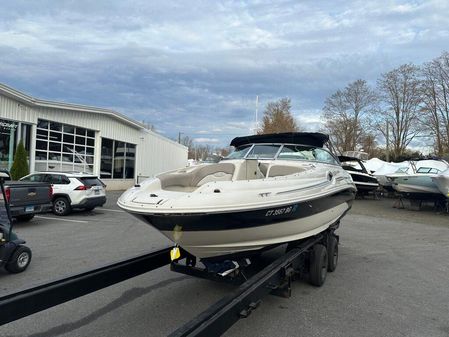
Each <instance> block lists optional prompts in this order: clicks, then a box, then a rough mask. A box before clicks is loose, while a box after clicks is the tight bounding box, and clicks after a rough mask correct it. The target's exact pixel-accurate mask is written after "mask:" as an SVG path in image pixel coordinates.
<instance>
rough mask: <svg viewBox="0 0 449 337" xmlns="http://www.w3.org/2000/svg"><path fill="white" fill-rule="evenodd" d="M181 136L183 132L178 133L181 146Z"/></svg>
mask: <svg viewBox="0 0 449 337" xmlns="http://www.w3.org/2000/svg"><path fill="white" fill-rule="evenodd" d="M181 135H182V132H178V143H179V144H181Z"/></svg>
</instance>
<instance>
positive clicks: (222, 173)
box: [192, 163, 235, 186]
mask: <svg viewBox="0 0 449 337" xmlns="http://www.w3.org/2000/svg"><path fill="white" fill-rule="evenodd" d="M234 170H235V166H234V164H231V163H218V164H212V165H207V166H204V167H202V168H200V169H199V170H198V171H195V172H194V174H195V175H194V177H193V180H192V186H201V185H204V184H206V183H210V182H212V181H231V180H232V175H233V174H234Z"/></svg>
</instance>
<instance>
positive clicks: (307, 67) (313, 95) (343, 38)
mask: <svg viewBox="0 0 449 337" xmlns="http://www.w3.org/2000/svg"><path fill="white" fill-rule="evenodd" d="M448 13H449V1H447V0H445V1H439V0H434V1H432V0H430V1H389V0H378V1H351V0H348V1H339V0H334V1H307V0H306V1H290V0H286V1H273V0H271V1H265V0H257V1H205V0H204V1H196V0H191V1H138V0H129V1H116V0H107V1H104V0H97V1H90V0H89V1H87V0H76V1H75V0H70V1H69V0H59V1H48V0H35V1H30V0H29V1H24V0H15V1H5V2H3V3H2V10H1V11H0V83H3V84H6V85H8V86H11V87H13V88H15V89H17V90H19V91H22V92H24V93H26V94H28V95H31V96H33V97H36V98H40V99H46V100H53V101H60V102H67V103H75V104H84V105H89V106H95V107H103V108H110V109H113V110H115V111H118V112H120V113H122V114H125V115H127V116H129V117H131V118H133V119H136V120H138V121H141V122H142V121H144V122H145V123H148V124H151V125H153V126H154V128H155V130H156V131H157V132H159V133H161V134H163V135H165V136H167V137H170V138H174V139H177V137H178V135H179V133H181V135H182V136H183V137H184V136H188V137H189V138H191V139H194V140H195V142H197V143H198V144H209V145H211V146H225V145H227V144H229V142H230V140H231V139H232V138H234V137H236V136H242V135H248V134H251V133H253V130H254V125H255V111H256V97H257V96H258V97H259V104H258V111H259V113H258V116H259V120H260V119H261V116H262V113H263V110H264V108H265V106H266V104H267V103H268V102H270V101H274V100H277V99H280V98H282V97H289V98H291V101H292V112H293V115H294V117H295V118H296V121H297V122H298V124H299V126H300V127H301V128H302V129H303V130H307V131H316V130H318V129H319V128H320V127H321V126H322V124H321V122H322V120H321V118H320V116H321V109H322V107H323V104H324V100H325V99H326V97H328V96H329V95H331V94H332V93H334V92H335V91H336V90H338V89H341V88H344V87H345V86H346V85H347V84H348V83H350V82H352V81H354V80H356V79H359V78H362V79H365V80H366V81H367V82H368V83H369V84H371V85H375V83H376V79H377V78H378V77H379V76H380V74H382V73H385V72H387V71H390V70H392V69H393V68H395V67H397V66H399V65H401V64H404V63H410V62H412V63H415V64H422V63H423V62H427V61H430V60H431V59H433V58H435V57H438V56H439V55H441V53H442V52H443V51H445V50H446V51H447V50H449V15H448Z"/></svg>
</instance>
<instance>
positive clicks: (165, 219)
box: [134, 189, 355, 232]
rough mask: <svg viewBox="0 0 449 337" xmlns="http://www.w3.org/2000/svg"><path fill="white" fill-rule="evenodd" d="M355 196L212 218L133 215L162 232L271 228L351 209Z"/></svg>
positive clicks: (348, 194)
mask: <svg viewBox="0 0 449 337" xmlns="http://www.w3.org/2000/svg"><path fill="white" fill-rule="evenodd" d="M354 196H355V192H354V190H353V189H348V190H344V191H341V192H338V193H335V194H332V195H327V196H325V197H322V198H318V199H314V200H309V201H304V202H300V203H293V204H286V205H284V206H277V207H270V208H265V209H258V210H253V211H240V212H231V213H211V214H207V213H205V214H147V215H145V214H134V215H135V216H137V217H138V218H140V219H142V220H143V221H145V222H147V223H148V224H150V225H151V226H153V227H155V228H156V229H158V230H160V231H172V230H174V228H175V227H176V226H178V227H179V226H180V227H181V228H180V229H181V230H182V231H184V232H185V231H217V230H229V229H239V228H251V227H258V226H266V225H272V224H275V223H279V222H284V221H291V220H295V219H300V218H305V217H308V216H312V215H315V214H318V213H321V212H324V211H326V210H328V209H330V208H333V207H336V206H338V205H341V204H343V203H348V204H349V206H351V205H352V200H353V199H354Z"/></svg>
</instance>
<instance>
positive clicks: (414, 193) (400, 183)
mask: <svg viewBox="0 0 449 337" xmlns="http://www.w3.org/2000/svg"><path fill="white" fill-rule="evenodd" d="M410 164H411V169H412V172H413V173H404V172H400V173H399V174H391V175H387V177H388V179H389V180H391V181H392V186H393V188H394V189H395V190H396V191H397V192H398V193H399V194H401V195H402V197H404V198H406V199H418V200H438V199H443V198H444V196H443V195H442V193H441V192H440V190H439V189H438V186H437V185H436V184H435V182H434V179H433V178H435V177H437V176H439V175H440V173H442V172H443V170H445V169H449V165H448V164H447V162H446V161H444V160H422V161H419V162H415V161H411V162H410Z"/></svg>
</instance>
